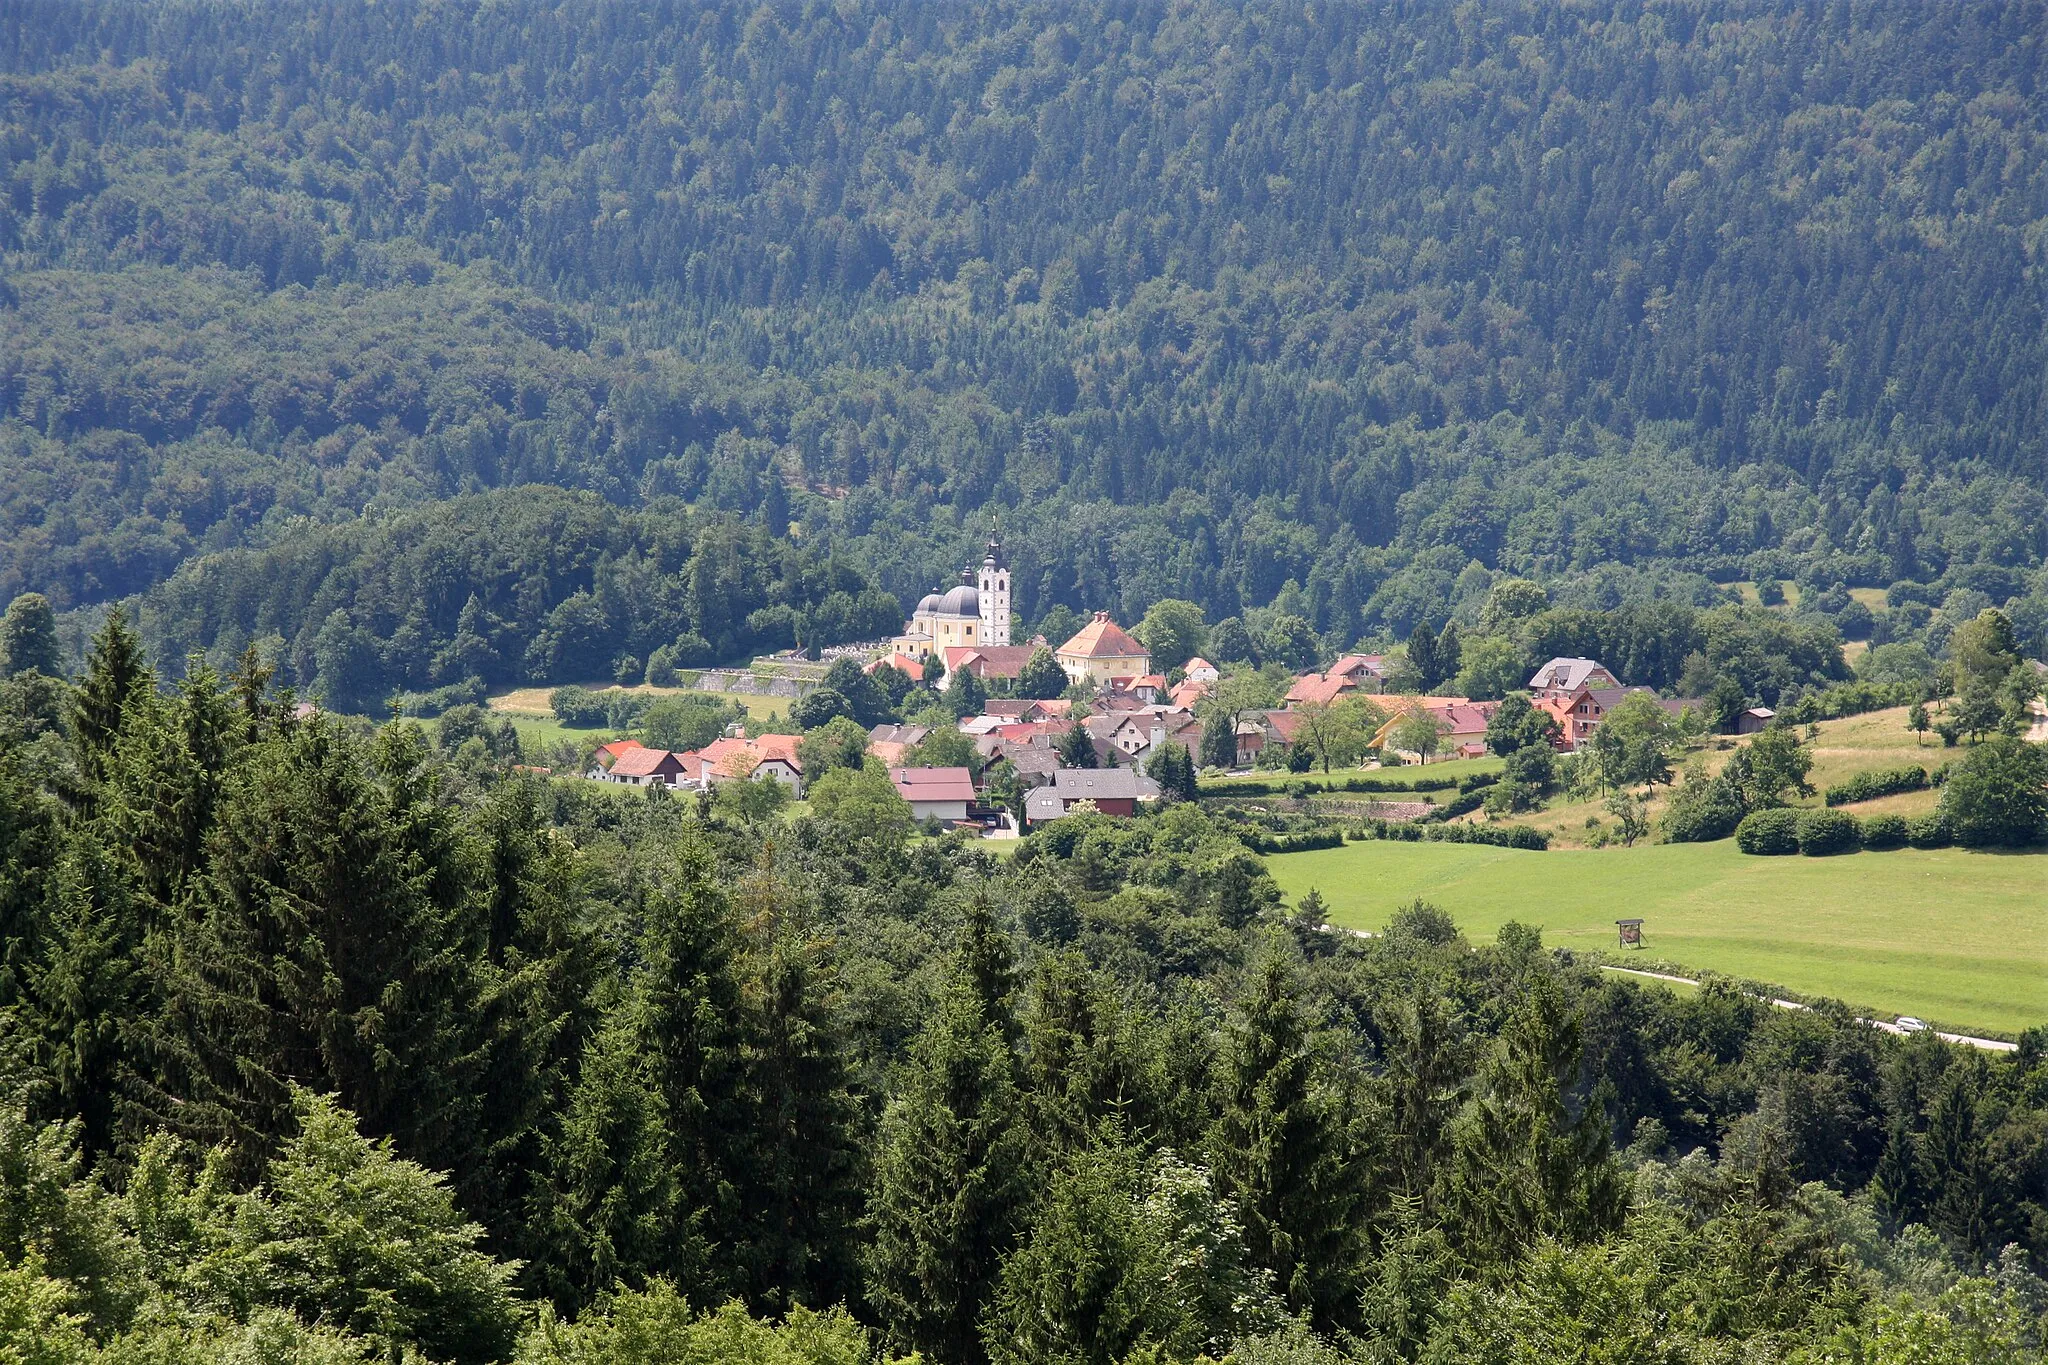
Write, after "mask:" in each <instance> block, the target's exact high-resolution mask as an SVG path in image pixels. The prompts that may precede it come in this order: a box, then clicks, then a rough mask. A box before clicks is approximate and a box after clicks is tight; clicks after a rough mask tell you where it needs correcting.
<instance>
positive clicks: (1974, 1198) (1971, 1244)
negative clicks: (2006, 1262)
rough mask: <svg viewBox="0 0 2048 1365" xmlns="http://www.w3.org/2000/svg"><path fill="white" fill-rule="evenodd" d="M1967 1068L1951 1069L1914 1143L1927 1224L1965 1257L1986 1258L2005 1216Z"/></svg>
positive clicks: (2001, 1236) (1997, 1241)
mask: <svg viewBox="0 0 2048 1365" xmlns="http://www.w3.org/2000/svg"><path fill="white" fill-rule="evenodd" d="M1967 1070H1968V1069H1967V1068H1965V1067H1960V1066H1958V1067H1955V1068H1952V1073H1951V1075H1950V1076H1949V1079H1948V1083H1947V1084H1946V1085H1945V1086H1943V1087H1942V1092H1941V1096H1940V1098H1939V1099H1937V1100H1936V1101H1935V1103H1934V1110H1933V1112H1932V1113H1930V1114H1929V1115H1928V1116H1927V1131H1926V1133H1925V1134H1923V1135H1922V1137H1921V1139H1920V1144H1919V1145H1920V1180H1921V1184H1922V1186H1923V1187H1924V1188H1925V1190H1926V1192H1927V1193H1926V1209H1927V1223H1928V1226H1930V1227H1932V1228H1933V1229H1934V1230H1935V1231H1936V1232H1939V1233H1941V1234H1942V1235H1943V1236H1944V1237H1947V1238H1948V1239H1949V1240H1950V1241H1952V1242H1953V1243H1954V1244H1955V1245H1956V1246H1957V1248H1959V1249H1960V1250H1961V1251H1963V1252H1964V1253H1965V1254H1966V1255H1969V1256H1972V1257H1978V1258H1989V1257H1991V1256H1994V1255H1996V1254H1997V1251H1998V1248H1999V1247H2000V1246H2002V1245H2004V1242H2005V1236H2004V1234H2005V1233H2006V1231H2007V1228H2006V1226H2005V1225H2006V1222H2007V1213H2008V1210H2007V1209H2005V1208H2004V1207H2002V1205H2003V1202H2004V1201H2002V1200H2001V1199H2000V1198H1999V1197H1998V1195H1999V1192H1998V1191H1997V1190H1996V1189H1995V1188H1994V1185H1995V1182H1996V1177H1995V1174H1994V1172H1993V1170H1992V1167H1991V1161H1990V1158H1989V1155H1988V1154H1987V1153H1986V1152H1985V1150H1984V1141H1983V1138H1982V1136H1981V1135H1980V1134H1979V1133H1978V1132H1977V1100H1976V1096H1975V1094H1974V1093H1973V1088H1972V1086H1971V1082H1970V1078H1969V1076H1968V1074H1967Z"/></svg>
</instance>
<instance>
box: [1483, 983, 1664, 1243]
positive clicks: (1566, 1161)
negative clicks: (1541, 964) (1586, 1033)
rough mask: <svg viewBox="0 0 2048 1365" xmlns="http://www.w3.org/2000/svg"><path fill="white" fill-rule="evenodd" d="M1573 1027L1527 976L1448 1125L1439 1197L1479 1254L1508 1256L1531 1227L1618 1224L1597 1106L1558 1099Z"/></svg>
mask: <svg viewBox="0 0 2048 1365" xmlns="http://www.w3.org/2000/svg"><path fill="white" fill-rule="evenodd" d="M1579 1035H1580V1019H1579V1016H1578V1015H1577V1014H1576V1013H1575V1012H1574V1011H1573V1010H1572V1009H1571V1008H1570V1006H1569V1005H1568V1004H1567V1003H1566V1001H1565V999H1564V996H1563V992H1562V991H1561V990H1560V988H1559V987H1558V986H1557V984H1556V982H1555V981H1553V980H1551V979H1550V978H1548V977H1539V978H1537V979H1536V980H1535V981H1534V982H1532V983H1531V984H1530V986H1529V989H1528V993H1527V995H1526V997H1525V998H1524V999H1523V1001H1522V1003H1521V1005H1520V1006H1519V1007H1518V1008H1517V1009H1516V1011H1515V1014H1514V1016H1513V1017H1512V1018H1511V1019H1510V1020H1509V1022H1508V1024H1507V1027H1506V1028H1505V1029H1504V1030H1503V1031H1502V1033H1501V1034H1500V1036H1499V1037H1498V1038H1497V1039H1495V1042H1494V1048H1493V1054H1492V1056H1491V1057H1490V1058H1489V1059H1488V1061H1487V1063H1486V1065H1485V1067H1484V1068H1483V1069H1482V1071H1481V1074H1480V1076H1479V1079H1478V1084H1477V1092H1478V1093H1477V1094H1476V1095H1475V1096H1474V1098H1473V1099H1472V1100H1471V1101H1469V1102H1468V1103H1467V1104H1466V1106H1465V1109H1464V1112H1463V1113H1461V1114H1460V1115H1459V1116H1458V1119H1457V1122H1456V1124H1455V1125H1454V1128H1453V1151H1452V1157H1451V1161H1450V1164H1449V1167H1448V1169H1447V1170H1446V1171H1445V1174H1444V1179H1445V1182H1446V1189H1445V1191H1444V1194H1443V1198H1444V1200H1445V1202H1446V1204H1447V1206H1448V1209H1449V1211H1450V1212H1451V1214H1452V1215H1453V1216H1454V1217H1455V1218H1456V1220H1457V1222H1458V1224H1459V1226H1460V1228H1461V1234H1462V1237H1461V1240H1460V1243H1459V1244H1460V1246H1461V1247H1462V1248H1463V1249H1464V1250H1465V1252H1466V1254H1467V1255H1468V1256H1469V1257H1470V1258H1471V1259H1473V1260H1474V1261H1476V1262H1478V1263H1480V1264H1486V1263H1489V1262H1493V1263H1501V1262H1506V1261H1509V1260H1512V1259H1513V1258H1514V1257H1515V1256H1516V1255H1518V1254H1520V1253H1521V1252H1522V1251H1523V1250H1525V1249H1526V1248H1527V1247H1528V1246H1529V1245H1530V1244H1532V1243H1533V1242H1534V1241H1536V1240H1537V1239H1538V1238H1539V1237H1544V1236H1550V1237H1556V1238H1558V1239H1560V1240H1562V1241H1568V1242H1569V1241H1583V1240H1587V1239H1590V1238H1594V1237H1598V1236H1600V1235H1602V1234H1604V1233H1608V1232H1611V1231H1613V1230H1614V1229H1616V1228H1618V1227H1619V1226H1620V1225H1621V1219H1622V1215H1623V1214H1624V1213H1625V1212H1626V1206H1627V1187H1626V1185H1625V1183H1624V1182H1623V1180H1622V1176H1621V1173H1620V1172H1619V1171H1618V1170H1617V1169H1616V1167H1615V1165H1614V1161H1613V1158H1612V1156H1611V1155H1610V1153H1609V1151H1608V1142H1607V1121H1606V1115H1605V1113H1604V1112H1603V1110H1602V1108H1601V1106H1599V1105H1597V1104H1593V1103H1590V1102H1588V1103H1581V1104H1580V1105H1579V1106H1578V1109H1577V1112H1576V1113H1575V1112H1573V1107H1572V1105H1571V1104H1569V1103H1568V1092H1569V1091H1570V1090H1571V1088H1572V1087H1573V1086H1574V1084H1575V1083H1576V1082H1577V1080H1578V1078H1579V1071H1580V1047H1579Z"/></svg>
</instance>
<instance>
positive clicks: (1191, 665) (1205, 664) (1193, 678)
mask: <svg viewBox="0 0 2048 1365" xmlns="http://www.w3.org/2000/svg"><path fill="white" fill-rule="evenodd" d="M1181 676H1182V677H1184V678H1186V679H1187V680H1188V681H1189V682H1193V683H1210V684H1214V683H1216V682H1217V681H1219V680H1220V679H1221V678H1222V677H1223V675H1222V674H1221V673H1219V672H1217V671H1216V665H1214V664H1212V663H1210V662H1209V661H1208V660H1207V659H1205V658H1203V657H1202V656H1201V655H1199V654H1197V655H1196V656H1195V657H1194V658H1192V659H1189V660H1188V663H1187V667H1186V668H1183V669H1182V670H1181Z"/></svg>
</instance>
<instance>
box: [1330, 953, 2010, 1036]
mask: <svg viewBox="0 0 2048 1365" xmlns="http://www.w3.org/2000/svg"><path fill="white" fill-rule="evenodd" d="M1323 929H1324V930H1325V932H1328V933H1332V934H1350V935H1351V936H1352V937H1354V938H1372V937H1373V935H1372V934H1371V933H1369V932H1367V931H1366V930H1364V929H1347V928H1345V927H1343V926H1341V925H1336V924H1326V925H1324V926H1323ZM1600 970H1602V971H1605V972H1620V973H1621V974H1622V975H1624V976H1644V977H1648V978H1649V979H1650V980H1652V981H1676V982H1677V983H1678V984H1679V985H1681V986H1697V985H1699V984H1700V983H1699V982H1698V980H1696V979H1695V978H1693V977H1690V976H1673V975H1672V974H1671V973H1670V972H1646V971H1644V970H1642V969H1641V968H1640V967H1610V966H1608V965H1607V964H1606V963H1604V962H1603V963H1601V964H1600ZM1771 1003H1772V1004H1773V1005H1776V1006H1777V1007H1778V1008H1779V1009H1781V1010H1803V1009H1811V1008H1812V1006H1810V1005H1802V1004H1800V1003H1799V1002H1798V1001H1797V1000H1773V1001H1771ZM1856 1022H1857V1023H1859V1024H1868V1025H1870V1026H1871V1027H1872V1028H1879V1029H1883V1030H1884V1031H1885V1032H1886V1033H1896V1034H1898V1035H1899V1036H1900V1037H1902V1038H1903V1037H1905V1036H1906V1034H1907V1032H1908V1030H1906V1029H1902V1028H1900V1027H1899V1026H1898V1025H1897V1024H1892V1023H1887V1022H1885V1021H1884V1020H1882V1019H1858V1020H1857V1021H1856ZM1934 1036H1935V1037H1937V1038H1939V1039H1941V1040H1942V1041H1943V1042H1945V1043H1963V1044H1965V1045H1967V1046H1969V1047H1980V1048H1983V1049H1984V1050H1985V1051H1986V1052H2018V1051H2019V1044H2017V1043H2006V1042H2001V1041H1999V1040H1998V1039H1996V1038H1973V1037H1971V1036H1970V1035H1969V1034H1967V1033H1943V1032H1941V1031H1940V1030H1939V1029H1936V1030H1935V1032H1934Z"/></svg>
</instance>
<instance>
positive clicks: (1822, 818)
mask: <svg viewBox="0 0 2048 1365" xmlns="http://www.w3.org/2000/svg"><path fill="white" fill-rule="evenodd" d="M1862 842H1863V826H1862V825H1861V824H1860V823H1859V822H1858V821H1857V819H1856V817H1855V816H1853V815H1851V814H1849V812H1847V811H1845V810H1827V809H1825V808H1823V809H1821V810H1809V811H1802V812H1801V813H1800V815H1799V851H1800V852H1801V853H1804V854H1805V855H1806V856H1807V857H1809V858H1823V857H1826V856H1827V855H1828V854H1830V853H1851V852H1854V851H1855V850H1856V848H1857V847H1858V846H1859V845H1861V844H1862Z"/></svg>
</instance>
